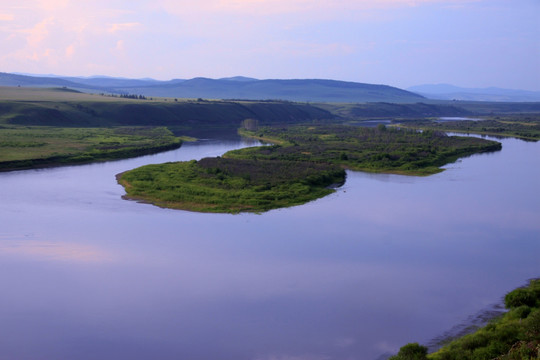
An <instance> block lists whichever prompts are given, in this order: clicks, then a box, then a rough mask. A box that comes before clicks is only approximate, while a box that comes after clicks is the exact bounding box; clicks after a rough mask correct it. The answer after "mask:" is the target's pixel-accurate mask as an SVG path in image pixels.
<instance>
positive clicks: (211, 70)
mask: <svg viewBox="0 0 540 360" xmlns="http://www.w3.org/2000/svg"><path fill="white" fill-rule="evenodd" d="M0 49H1V51H0V72H19V73H32V74H57V75H64V76H92V75H106V76H115V77H127V78H154V79H159V80H169V79H190V78H193V77H199V76H202V77H210V78H221V77H230V76H248V77H254V78H258V79H313V78H320V79H335V80H346V81H355V82H363V83H373V84H386V85H391V86H397V87H400V88H407V87H409V86H413V85H419V84H439V83H447V84H453V85H457V86H463V87H491V86H495V87H502V88H508V89H523V90H537V91H540V0H340V1H338V0H196V1H195V0H189V1H188V0H149V1H147V0H91V1H87V0H0Z"/></svg>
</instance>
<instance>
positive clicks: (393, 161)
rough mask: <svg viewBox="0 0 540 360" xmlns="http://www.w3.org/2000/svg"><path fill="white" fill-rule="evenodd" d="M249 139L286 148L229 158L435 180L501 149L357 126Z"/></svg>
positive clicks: (296, 129)
mask: <svg viewBox="0 0 540 360" xmlns="http://www.w3.org/2000/svg"><path fill="white" fill-rule="evenodd" d="M241 133H242V134H243V135H247V136H252V137H255V138H259V139H264V140H269V141H272V142H275V143H279V144H281V145H273V146H267V147H257V148H246V149H240V150H235V151H231V152H228V153H227V154H225V155H224V156H226V157H228V158H235V159H266V160H286V161H312V162H319V163H330V164H335V165H339V166H342V167H345V168H347V169H351V170H361V171H370V172H385V173H395V174H406V175H431V174H435V173H438V172H440V171H442V170H441V169H440V168H439V167H440V166H443V165H445V164H447V163H449V162H452V161H455V160H457V159H458V158H459V157H463V156H468V155H471V154H475V153H479V152H486V151H495V150H500V149H501V144H500V143H498V142H495V141H488V140H484V139H478V138H472V137H458V136H447V135H446V134H444V133H442V132H434V131H424V132H423V133H418V132H416V131H412V130H399V129H393V128H387V127H385V126H384V125H380V126H379V127H378V128H375V129H374V128H364V127H356V126H342V125H329V126H290V127H281V128H276V127H264V128H260V129H258V130H256V131H247V130H242V131H241Z"/></svg>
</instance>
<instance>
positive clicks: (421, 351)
mask: <svg viewBox="0 0 540 360" xmlns="http://www.w3.org/2000/svg"><path fill="white" fill-rule="evenodd" d="M427 351H428V349H427V347H425V346H422V345H419V344H418V343H410V344H407V345H405V346H402V347H401V349H399V352H398V354H397V355H395V356H392V357H391V358H390V359H389V360H427Z"/></svg>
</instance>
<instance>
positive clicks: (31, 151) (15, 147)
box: [0, 125, 181, 171]
mask: <svg viewBox="0 0 540 360" xmlns="http://www.w3.org/2000/svg"><path fill="white" fill-rule="evenodd" d="M180 145H181V140H180V139H179V138H177V137H175V136H174V135H173V134H172V133H171V132H170V131H169V130H168V129H166V128H164V127H116V128H61V127H50V126H47V127H45V126H40V127H37V126H32V127H23V126H5V125H4V126H1V127H0V170H3V171H5V170H15V169H25V168H34V167H43V166H54V165H66V164H73V163H88V162H94V161H104V160H112V159H120V158H127V157H133V156H140V155H145V154H150V153H155V152H159V151H163V150H169V149H174V148H178V147H180Z"/></svg>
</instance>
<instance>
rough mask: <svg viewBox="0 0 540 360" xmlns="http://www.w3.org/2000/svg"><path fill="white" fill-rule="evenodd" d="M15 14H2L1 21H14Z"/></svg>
mask: <svg viewBox="0 0 540 360" xmlns="http://www.w3.org/2000/svg"><path fill="white" fill-rule="evenodd" d="M14 19H15V16H14V15H13V14H0V21H13V20H14Z"/></svg>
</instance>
